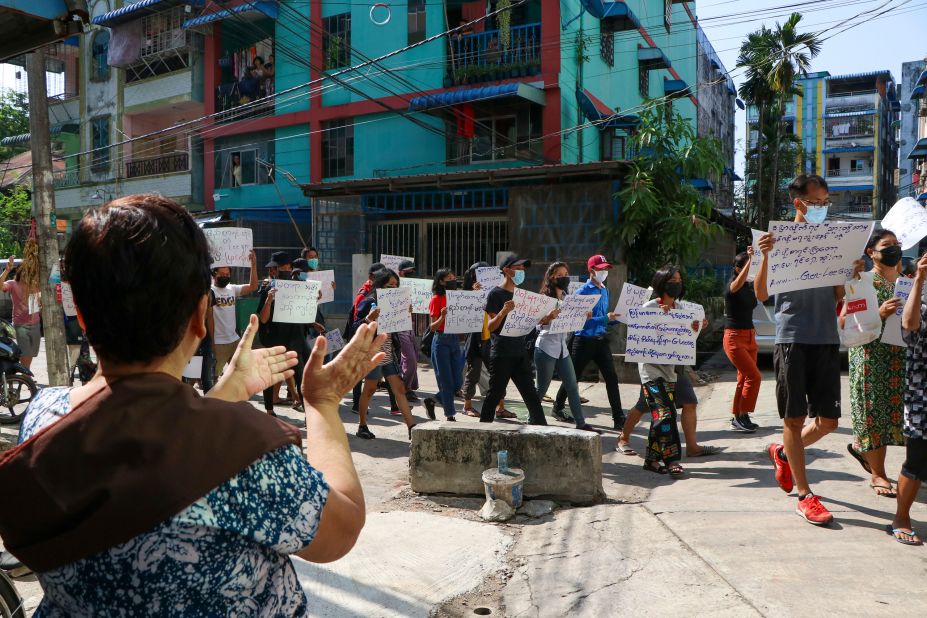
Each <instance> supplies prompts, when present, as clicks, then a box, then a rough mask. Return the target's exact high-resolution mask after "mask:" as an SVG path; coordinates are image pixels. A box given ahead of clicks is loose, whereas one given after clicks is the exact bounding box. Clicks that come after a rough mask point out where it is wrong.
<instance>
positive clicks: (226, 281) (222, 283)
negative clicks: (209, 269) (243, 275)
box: [216, 277, 232, 288]
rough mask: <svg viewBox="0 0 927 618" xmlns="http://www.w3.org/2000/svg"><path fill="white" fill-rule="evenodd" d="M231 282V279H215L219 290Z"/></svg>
mask: <svg viewBox="0 0 927 618" xmlns="http://www.w3.org/2000/svg"><path fill="white" fill-rule="evenodd" d="M231 282H232V278H231V277H216V285H218V286H219V287H220V288H224V287H225V286H227V285H228V284H229V283H231Z"/></svg>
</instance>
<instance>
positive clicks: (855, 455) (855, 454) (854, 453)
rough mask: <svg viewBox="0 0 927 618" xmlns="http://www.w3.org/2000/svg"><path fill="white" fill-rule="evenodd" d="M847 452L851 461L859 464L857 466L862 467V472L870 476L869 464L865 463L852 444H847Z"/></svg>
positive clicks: (864, 459)
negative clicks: (851, 458) (851, 457)
mask: <svg viewBox="0 0 927 618" xmlns="http://www.w3.org/2000/svg"><path fill="white" fill-rule="evenodd" d="M847 451H848V452H849V453H850V455H852V456H853V459H855V460H856V461H858V462H859V465H861V466H862V467H863V470H865V471H866V472H868V473H869V474H872V468H871V467H870V466H869V462H868V461H866V458H865V457H863V456H862V455H861V454H860V452H859V451H857V450H856V449H855V448H853V444H852V443H850V444H847Z"/></svg>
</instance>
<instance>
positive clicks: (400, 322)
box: [377, 288, 412, 333]
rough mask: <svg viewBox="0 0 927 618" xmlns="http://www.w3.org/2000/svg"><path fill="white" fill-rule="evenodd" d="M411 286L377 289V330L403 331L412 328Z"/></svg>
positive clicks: (384, 331) (385, 331) (386, 331)
mask: <svg viewBox="0 0 927 618" xmlns="http://www.w3.org/2000/svg"><path fill="white" fill-rule="evenodd" d="M410 294H411V288H381V289H379V290H377V307H378V308H379V309H380V316H379V317H378V318H377V332H380V333H401V332H405V331H410V330H412V314H411V313H409V303H410V302H411V300H410V298H411V296H410Z"/></svg>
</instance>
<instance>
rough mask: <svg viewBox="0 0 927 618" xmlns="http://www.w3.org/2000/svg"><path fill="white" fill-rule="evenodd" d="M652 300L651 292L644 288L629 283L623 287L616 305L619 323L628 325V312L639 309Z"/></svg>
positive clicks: (616, 315)
mask: <svg viewBox="0 0 927 618" xmlns="http://www.w3.org/2000/svg"><path fill="white" fill-rule="evenodd" d="M649 299H650V290H648V289H647V288H642V287H641V286H639V285H634V284H633V283H627V282H625V284H624V285H623V286H622V287H621V296H619V297H618V304H616V305H615V317H617V318H618V321H619V322H621V323H623V324H627V323H628V311H630V310H631V309H637V308H638V307H640V306H641V305H643V304H644V303H646V302H647V301H648V300H649Z"/></svg>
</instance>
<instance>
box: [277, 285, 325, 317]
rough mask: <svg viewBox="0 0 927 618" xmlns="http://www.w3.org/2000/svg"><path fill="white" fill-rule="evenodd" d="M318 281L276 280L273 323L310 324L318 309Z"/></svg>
mask: <svg viewBox="0 0 927 618" xmlns="http://www.w3.org/2000/svg"><path fill="white" fill-rule="evenodd" d="M321 285H322V284H321V283H319V282H318V281H287V280H283V279H277V280H275V281H274V288H275V289H276V290H277V295H276V296H275V297H274V317H273V321H274V322H285V323H290V324H312V323H313V322H315V314H316V310H317V309H318V307H319V287H320V286H321Z"/></svg>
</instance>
